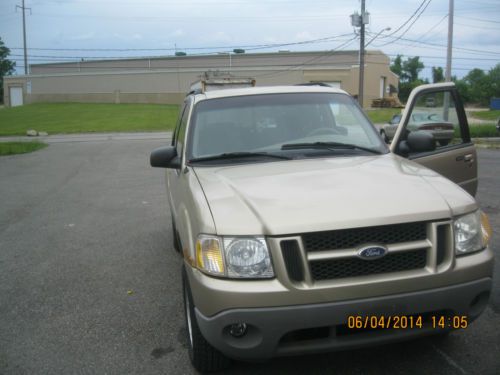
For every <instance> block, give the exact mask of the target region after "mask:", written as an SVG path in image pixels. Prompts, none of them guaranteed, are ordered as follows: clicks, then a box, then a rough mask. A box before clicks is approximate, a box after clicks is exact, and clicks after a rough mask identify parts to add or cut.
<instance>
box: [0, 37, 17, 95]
mask: <svg viewBox="0 0 500 375" xmlns="http://www.w3.org/2000/svg"><path fill="white" fill-rule="evenodd" d="M9 55H10V49H8V48H7V47H5V45H4V43H3V41H2V38H0V102H3V77H4V76H6V75H10V74H12V73H13V72H14V67H15V66H16V63H15V62H13V61H10V60H9V59H8V58H7V57H8V56H9Z"/></svg>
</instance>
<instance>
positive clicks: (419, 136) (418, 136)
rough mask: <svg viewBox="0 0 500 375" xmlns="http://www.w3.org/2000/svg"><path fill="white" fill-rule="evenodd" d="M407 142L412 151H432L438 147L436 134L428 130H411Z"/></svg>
mask: <svg viewBox="0 0 500 375" xmlns="http://www.w3.org/2000/svg"><path fill="white" fill-rule="evenodd" d="M406 143H407V145H408V148H409V149H410V152H430V151H434V150H435V149H436V140H435V139H434V136H433V135H432V134H431V133H429V132H426V131H416V132H411V133H410V134H408V138H407V139H406Z"/></svg>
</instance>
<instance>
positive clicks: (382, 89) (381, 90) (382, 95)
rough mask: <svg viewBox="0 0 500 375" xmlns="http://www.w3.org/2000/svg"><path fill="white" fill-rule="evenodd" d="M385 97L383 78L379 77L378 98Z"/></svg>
mask: <svg viewBox="0 0 500 375" xmlns="http://www.w3.org/2000/svg"><path fill="white" fill-rule="evenodd" d="M384 96H385V77H380V95H379V97H380V98H383V97H384Z"/></svg>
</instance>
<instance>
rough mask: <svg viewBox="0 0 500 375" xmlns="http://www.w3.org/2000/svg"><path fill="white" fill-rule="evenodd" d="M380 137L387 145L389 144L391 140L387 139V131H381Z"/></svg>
mask: <svg viewBox="0 0 500 375" xmlns="http://www.w3.org/2000/svg"><path fill="white" fill-rule="evenodd" d="M380 136H381V137H382V139H383V140H384V142H385V143H389V138H387V134H385V131H383V130H381V131H380Z"/></svg>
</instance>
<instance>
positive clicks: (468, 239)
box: [453, 210, 486, 255]
mask: <svg viewBox="0 0 500 375" xmlns="http://www.w3.org/2000/svg"><path fill="white" fill-rule="evenodd" d="M453 226H454V232H455V253H456V254H457V255H461V254H467V253H472V252H474V251H478V250H481V249H483V248H484V247H485V246H486V241H485V236H484V233H485V232H484V231H483V228H482V225H481V211H479V210H477V211H476V212H473V213H470V214H467V215H464V216H462V217H459V218H458V219H456V220H455V222H454V223H453Z"/></svg>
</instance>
